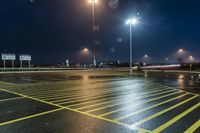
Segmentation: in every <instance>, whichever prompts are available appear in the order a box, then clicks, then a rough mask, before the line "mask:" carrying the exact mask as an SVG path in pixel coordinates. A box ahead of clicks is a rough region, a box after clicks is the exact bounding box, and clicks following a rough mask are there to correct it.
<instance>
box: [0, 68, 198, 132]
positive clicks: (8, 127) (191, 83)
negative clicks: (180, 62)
mask: <svg viewBox="0 0 200 133" xmlns="http://www.w3.org/2000/svg"><path fill="white" fill-rule="evenodd" d="M197 77H198V75H197V74H182V73H162V72H141V73H132V74H130V73H128V72H114V71H101V72H100V71H99V72H94V71H90V72H88V71H85V72H81V71H77V72H76V71H74V72H59V73H26V74H24V73H23V74H22V73H21V74H20V73H18V74H0V133H135V132H136V133H137V132H147V133H148V132H154V133H157V132H166V133H168V132H169V133H170V132H173V133H176V132H177V133H180V132H181V133H182V132H186V133H190V132H195V133H199V132H200V115H199V114H200V97H199V95H200V83H199V82H197V81H196V79H197Z"/></svg>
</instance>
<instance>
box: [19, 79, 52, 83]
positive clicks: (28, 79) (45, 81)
mask: <svg viewBox="0 0 200 133" xmlns="http://www.w3.org/2000/svg"><path fill="white" fill-rule="evenodd" d="M22 80H25V81H36V82H40V83H49V82H46V81H42V80H36V79H25V78H23V79H22Z"/></svg>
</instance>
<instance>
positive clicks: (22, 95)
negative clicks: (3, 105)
mask: <svg viewBox="0 0 200 133" xmlns="http://www.w3.org/2000/svg"><path fill="white" fill-rule="evenodd" d="M0 90H2V91H4V92H8V93H11V94H15V95H18V96H21V97H24V98H29V99H32V100H34V101H38V102H41V103H45V104H49V105H52V106H56V107H60V108H62V107H63V106H60V105H58V104H54V103H51V102H47V101H43V100H40V99H37V98H33V97H29V96H26V95H24V94H20V93H17V92H13V91H9V90H6V89H2V88H0Z"/></svg>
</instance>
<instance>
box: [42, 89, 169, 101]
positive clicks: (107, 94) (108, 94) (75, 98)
mask: <svg viewBox="0 0 200 133" xmlns="http://www.w3.org/2000/svg"><path fill="white" fill-rule="evenodd" d="M151 90H153V91H154V90H155V91H157V90H159V91H161V90H168V89H160V88H158V89H150V91H151ZM114 92H116V93H111V92H110V93H103V94H99V93H97V95H89V96H88V95H85V96H82V97H70V98H65V97H64V98H63V99H60V100H55V101H52V102H62V101H66V100H78V99H81V98H89V97H97V96H98V97H99V96H100V97H101V96H110V95H114V94H119V93H120V94H127V93H128V94H130V93H135V92H144V90H136V91H133V90H129V91H123V92H119V91H114ZM46 100H48V99H46Z"/></svg>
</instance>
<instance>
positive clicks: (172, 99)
mask: <svg viewBox="0 0 200 133" xmlns="http://www.w3.org/2000/svg"><path fill="white" fill-rule="evenodd" d="M186 95H188V94H187V93H186V94H183V95H180V96H177V97H174V98H171V99H168V100H166V101H163V102H161V103H158V104H155V105H152V106H150V107H147V108H145V109H142V110H139V111H136V112H133V113H130V114H127V115H125V116H122V117H119V118H116V119H114V120H116V121H120V120H123V119H125V118H127V117H131V116H134V115H136V114H139V113H142V112H144V111H147V110H150V109H153V108H155V107H158V106H160V105H163V104H166V103H169V102H171V101H174V100H176V99H179V98H181V97H184V96H186Z"/></svg>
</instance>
